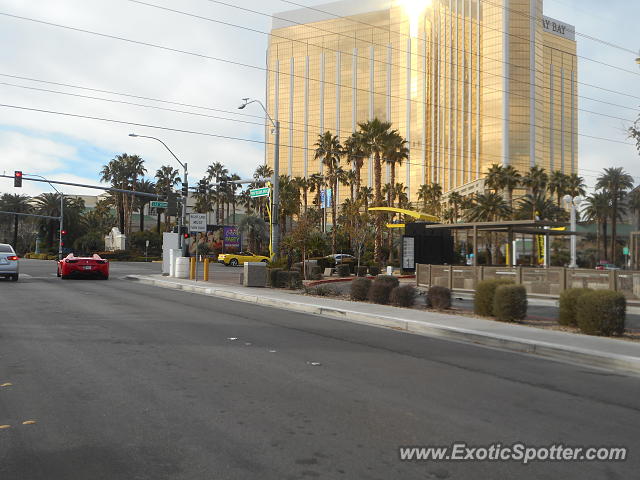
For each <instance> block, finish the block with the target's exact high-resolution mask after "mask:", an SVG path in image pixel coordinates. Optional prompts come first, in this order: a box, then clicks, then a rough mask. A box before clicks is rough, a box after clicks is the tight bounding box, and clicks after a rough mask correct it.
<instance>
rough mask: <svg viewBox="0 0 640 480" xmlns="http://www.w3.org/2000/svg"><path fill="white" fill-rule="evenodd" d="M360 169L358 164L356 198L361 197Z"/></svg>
mask: <svg viewBox="0 0 640 480" xmlns="http://www.w3.org/2000/svg"><path fill="white" fill-rule="evenodd" d="M360 181H361V178H360V167H359V166H358V164H357V163H356V197H357V196H358V195H360Z"/></svg>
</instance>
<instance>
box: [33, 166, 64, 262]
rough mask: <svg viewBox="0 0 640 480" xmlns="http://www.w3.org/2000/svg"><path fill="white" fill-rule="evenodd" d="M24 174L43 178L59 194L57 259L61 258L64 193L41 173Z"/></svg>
mask: <svg viewBox="0 0 640 480" xmlns="http://www.w3.org/2000/svg"><path fill="white" fill-rule="evenodd" d="M24 175H27V176H29V177H38V178H41V179H43V180H44V181H45V182H47V183H48V184H49V185H51V188H53V189H54V190H55V191H56V192H57V193H58V195H60V231H59V232H58V257H59V258H58V260H62V229H63V227H64V194H63V193H62V192H61V191H60V190H58V189H57V188H56V187H55V186H54V185H53V183H51V182H50V181H49V180H47V179H46V178H44V177H43V176H42V175H36V174H35V173H28V174H27V173H25V174H24Z"/></svg>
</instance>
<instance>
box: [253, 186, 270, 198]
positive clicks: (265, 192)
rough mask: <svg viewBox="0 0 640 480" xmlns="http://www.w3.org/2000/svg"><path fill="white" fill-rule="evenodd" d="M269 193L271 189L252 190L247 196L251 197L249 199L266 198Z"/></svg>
mask: <svg viewBox="0 0 640 480" xmlns="http://www.w3.org/2000/svg"><path fill="white" fill-rule="evenodd" d="M270 192H271V189H270V188H269V187H262V188H252V189H251V190H249V195H251V198H258V197H268V196H269V193H270Z"/></svg>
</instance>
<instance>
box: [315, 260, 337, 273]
mask: <svg viewBox="0 0 640 480" xmlns="http://www.w3.org/2000/svg"><path fill="white" fill-rule="evenodd" d="M314 260H318V266H319V267H320V268H321V269H322V270H323V271H324V269H325V268H333V267H335V266H336V261H335V259H334V258H333V257H320V258H317V259H314Z"/></svg>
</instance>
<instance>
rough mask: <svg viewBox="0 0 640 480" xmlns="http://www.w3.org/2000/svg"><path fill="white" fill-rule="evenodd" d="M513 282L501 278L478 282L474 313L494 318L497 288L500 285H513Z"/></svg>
mask: <svg viewBox="0 0 640 480" xmlns="http://www.w3.org/2000/svg"><path fill="white" fill-rule="evenodd" d="M512 284H513V282H512V281H511V280H504V279H501V278H496V279H491V280H483V281H482V282H478V285H477V286H476V294H475V296H474V299H473V311H474V313H475V314H476V315H483V316H485V317H492V316H493V296H494V295H495V293H496V288H498V287H499V286H500V285H512Z"/></svg>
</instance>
